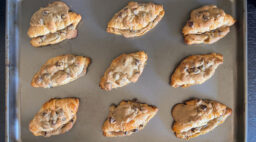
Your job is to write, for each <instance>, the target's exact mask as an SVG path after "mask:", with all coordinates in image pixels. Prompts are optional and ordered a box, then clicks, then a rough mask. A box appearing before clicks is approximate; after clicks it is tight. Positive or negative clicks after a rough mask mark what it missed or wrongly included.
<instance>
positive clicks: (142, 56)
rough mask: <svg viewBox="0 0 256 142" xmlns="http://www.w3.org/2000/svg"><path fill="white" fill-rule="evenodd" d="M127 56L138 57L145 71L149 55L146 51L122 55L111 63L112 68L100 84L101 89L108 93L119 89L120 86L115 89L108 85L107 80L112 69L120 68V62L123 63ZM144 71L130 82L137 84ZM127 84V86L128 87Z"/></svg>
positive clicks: (110, 67) (109, 68) (107, 71)
mask: <svg viewBox="0 0 256 142" xmlns="http://www.w3.org/2000/svg"><path fill="white" fill-rule="evenodd" d="M127 56H133V57H136V59H139V60H140V61H141V62H142V65H143V69H144V66H145V64H146V61H147V59H148V56H147V54H146V53H145V52H144V51H139V52H135V53H130V54H122V55H120V56H118V57H117V58H115V59H114V60H113V61H112V62H111V64H110V66H109V67H108V69H107V70H106V71H105V73H104V75H103V77H102V78H101V81H100V84H99V86H100V88H101V89H104V90H106V91H110V90H112V89H113V88H117V87H119V86H117V87H113V85H111V84H107V80H108V78H109V75H108V74H109V72H110V71H111V69H112V68H113V67H118V66H119V64H120V62H121V61H122V59H124V58H126V57H127ZM143 69H142V71H141V72H140V73H139V74H138V75H137V76H136V77H134V78H133V79H132V80H130V82H133V83H135V82H137V80H138V79H139V77H140V75H141V74H142V72H143ZM130 82H129V83H130ZM129 83H127V84H129ZM127 84H126V85H127Z"/></svg>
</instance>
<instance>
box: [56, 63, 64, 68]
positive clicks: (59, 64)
mask: <svg viewBox="0 0 256 142" xmlns="http://www.w3.org/2000/svg"><path fill="white" fill-rule="evenodd" d="M61 65H63V62H56V63H55V66H57V67H60V66H61Z"/></svg>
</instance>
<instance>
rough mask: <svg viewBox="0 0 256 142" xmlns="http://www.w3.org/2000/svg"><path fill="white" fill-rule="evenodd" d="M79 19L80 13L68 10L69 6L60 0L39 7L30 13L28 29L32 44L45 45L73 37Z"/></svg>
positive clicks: (35, 45) (75, 33)
mask: <svg viewBox="0 0 256 142" xmlns="http://www.w3.org/2000/svg"><path fill="white" fill-rule="evenodd" d="M81 19H82V18H81V15H79V14H77V13H74V12H69V7H68V6H67V5H66V4H65V3H64V2H61V1H56V2H53V3H51V4H49V5H48V6H47V7H44V8H40V9H39V10H38V11H36V12H35V13H34V14H33V15H32V17H31V20H30V27H29V29H28V36H29V37H30V38H32V39H31V44H32V46H34V47H39V46H46V45H49V44H56V43H59V42H61V41H63V40H65V39H71V38H75V37H76V36H77V30H76V27H77V25H78V23H79V22H80V21H81Z"/></svg>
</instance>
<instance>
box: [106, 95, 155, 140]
mask: <svg viewBox="0 0 256 142" xmlns="http://www.w3.org/2000/svg"><path fill="white" fill-rule="evenodd" d="M126 104H128V105H131V106H132V105H139V106H140V107H143V109H146V110H147V115H149V116H148V117H147V119H146V121H145V122H144V123H143V124H144V125H143V126H141V127H140V126H139V127H137V125H138V124H137V123H138V122H140V121H141V120H143V119H144V117H145V115H146V114H143V113H140V114H138V115H137V116H136V117H135V118H134V120H131V121H129V122H128V123H124V124H122V125H119V124H117V123H115V124H111V123H110V121H109V117H110V113H109V114H108V117H107V119H106V121H105V122H104V124H103V126H102V131H103V135H104V136H106V137H118V136H129V135H131V134H133V133H134V131H133V130H134V129H137V130H136V131H140V130H142V129H143V128H144V127H145V126H146V124H147V123H148V122H149V121H150V119H152V118H153V117H154V116H155V115H156V113H157V112H158V108H157V107H155V106H151V105H148V104H144V103H139V102H137V101H133V100H132V101H121V102H120V104H119V105H118V106H120V105H126ZM118 106H114V105H112V106H110V108H109V109H110V110H111V109H115V108H116V107H118ZM125 132H126V133H125Z"/></svg>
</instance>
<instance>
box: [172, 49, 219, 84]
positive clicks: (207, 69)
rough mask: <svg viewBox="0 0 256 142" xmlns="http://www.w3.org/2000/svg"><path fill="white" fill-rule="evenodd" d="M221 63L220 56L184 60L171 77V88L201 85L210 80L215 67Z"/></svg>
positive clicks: (200, 56) (204, 56) (201, 56)
mask: <svg viewBox="0 0 256 142" xmlns="http://www.w3.org/2000/svg"><path fill="white" fill-rule="evenodd" d="M222 63H223V56H222V55H221V54H216V53H211V54H205V55H192V56H189V57H187V58H185V59H184V60H183V61H182V62H181V63H180V65H179V66H178V67H177V68H176V70H175V71H174V73H173V75H172V77H171V83H170V84H171V86H172V87H174V88H177V87H183V88H185V87H189V86H191V85H195V84H202V83H204V82H205V81H206V80H208V79H209V78H211V77H212V76H213V74H214V72H215V70H216V69H217V67H218V66H219V65H220V64H222Z"/></svg>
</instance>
